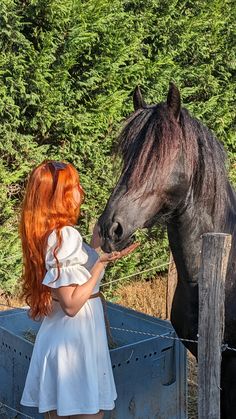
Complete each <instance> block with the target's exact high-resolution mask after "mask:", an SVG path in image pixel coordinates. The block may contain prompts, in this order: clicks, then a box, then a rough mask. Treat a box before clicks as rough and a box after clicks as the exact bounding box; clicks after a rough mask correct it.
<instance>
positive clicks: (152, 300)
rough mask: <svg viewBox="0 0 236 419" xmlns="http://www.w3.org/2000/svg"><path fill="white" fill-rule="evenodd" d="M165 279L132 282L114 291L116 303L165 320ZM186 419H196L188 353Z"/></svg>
mask: <svg viewBox="0 0 236 419" xmlns="http://www.w3.org/2000/svg"><path fill="white" fill-rule="evenodd" d="M166 289H167V278H166V277H157V278H156V279H154V280H151V281H138V282H132V283H131V284H127V285H125V286H121V287H120V288H118V290H116V297H117V303H118V304H121V305H124V306H126V307H130V308H133V309H135V310H138V311H142V312H143V313H146V314H150V315H151V316H156V317H159V318H162V319H165V318H166ZM187 359H188V366H187V368H188V419H197V417H198V414H197V364H196V360H195V358H194V357H193V356H192V355H191V354H190V352H188V356H187Z"/></svg>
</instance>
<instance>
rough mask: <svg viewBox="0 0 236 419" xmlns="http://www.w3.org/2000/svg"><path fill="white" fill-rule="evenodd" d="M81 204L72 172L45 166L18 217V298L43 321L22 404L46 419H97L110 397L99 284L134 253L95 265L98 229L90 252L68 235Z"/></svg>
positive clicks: (37, 171)
mask: <svg viewBox="0 0 236 419" xmlns="http://www.w3.org/2000/svg"><path fill="white" fill-rule="evenodd" d="M83 197H84V193H83V189H82V187H81V185H80V181H79V174H78V172H77V171H76V169H75V168H74V166H73V165H72V164H70V163H63V162H56V161H44V162H43V163H41V164H40V165H39V166H38V167H36V168H35V169H34V170H33V171H32V173H31V175H30V178H29V181H28V185H27V188H26V193H25V198H24V201H23V207H22V213H21V222H20V237H21V241H22V250H23V266H24V270H23V294H24V296H25V298H26V302H27V304H28V305H29V306H30V315H31V317H32V318H33V319H38V318H40V317H44V319H43V322H42V324H41V327H40V329H39V332H38V334H37V337H36V341H35V345H34V350H33V354H32V358H31V362H30V367H29V371H28V375H27V378H26V383H25V388H24V391H23V395H22V399H21V404H22V405H25V406H34V407H38V409H39V412H40V413H45V418H47V419H50V418H51V419H55V418H60V417H63V418H65V417H66V418H80V419H92V418H97V419H101V418H103V415H104V410H112V409H113V408H114V400H115V399H116V397H117V395H116V389H115V384H114V379H113V374H112V368H111V361H110V355H109V350H108V344H107V337H106V329H105V322H104V314H103V307H102V303H101V300H100V298H99V284H100V281H101V279H102V277H103V274H104V268H105V266H106V264H107V263H108V262H109V261H114V260H117V259H119V258H121V257H123V256H125V255H127V254H129V253H130V252H131V251H133V250H134V248H135V247H136V246H137V245H131V246H130V247H129V248H127V249H124V250H123V251H121V252H113V253H112V254H106V253H104V254H102V256H100V257H99V255H98V253H97V252H96V250H95V249H96V248H97V247H99V244H100V240H99V236H98V233H97V229H96V228H95V229H94V234H93V238H92V242H91V246H92V247H90V246H88V245H87V244H86V243H84V242H83V239H82V237H81V235H80V233H79V232H78V231H77V230H76V229H75V227H74V226H75V224H76V222H77V219H78V217H79V213H80V205H81V203H82V201H83Z"/></svg>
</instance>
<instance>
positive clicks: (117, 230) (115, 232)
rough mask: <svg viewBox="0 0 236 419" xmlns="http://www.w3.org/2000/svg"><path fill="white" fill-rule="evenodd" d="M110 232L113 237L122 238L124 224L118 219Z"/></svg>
mask: <svg viewBox="0 0 236 419" xmlns="http://www.w3.org/2000/svg"><path fill="white" fill-rule="evenodd" d="M109 233H110V238H111V239H120V238H121V236H122V234H123V228H122V225H121V224H120V223H119V222H118V221H115V222H114V223H113V224H112V226H111V228H110V231H109Z"/></svg>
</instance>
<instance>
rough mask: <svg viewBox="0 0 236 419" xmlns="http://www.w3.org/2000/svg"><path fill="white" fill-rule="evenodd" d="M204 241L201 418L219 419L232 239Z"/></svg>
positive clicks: (218, 237)
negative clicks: (227, 278) (225, 311)
mask: <svg viewBox="0 0 236 419" xmlns="http://www.w3.org/2000/svg"><path fill="white" fill-rule="evenodd" d="M202 238H203V243H202V255H201V270H200V277H199V324H198V334H199V338H198V418H199V419H219V418H220V369H221V346H222V339H223V334H224V300H225V277H226V271H227V264H228V257H229V252H230V247H231V236H230V235H229V234H223V233H207V234H204V235H203V236H202Z"/></svg>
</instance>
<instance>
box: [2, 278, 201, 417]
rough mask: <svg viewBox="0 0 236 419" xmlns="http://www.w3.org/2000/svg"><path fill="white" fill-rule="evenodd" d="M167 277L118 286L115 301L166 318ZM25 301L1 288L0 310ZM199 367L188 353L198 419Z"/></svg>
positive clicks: (191, 407) (191, 413)
mask: <svg viewBox="0 0 236 419" xmlns="http://www.w3.org/2000/svg"><path fill="white" fill-rule="evenodd" d="M166 285H167V278H166V277H162V276H160V277H157V278H156V279H154V280H150V281H136V282H131V283H130V284H126V285H123V286H121V287H119V288H117V289H116V290H115V292H114V295H115V302H116V303H118V304H121V305H124V306H125V307H130V308H133V309H135V310H138V311H142V312H143V313H146V314H149V315H151V316H156V317H159V318H162V319H165V318H166V288H167V287H166ZM23 305H24V304H23V302H22V301H20V300H19V299H17V298H11V299H10V298H6V296H5V295H4V293H3V292H1V290H0V310H7V309H9V306H14V307H21V306H23ZM197 417H198V415H197V368H196V361H195V359H194V357H193V356H192V355H191V354H190V353H188V419H197Z"/></svg>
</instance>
